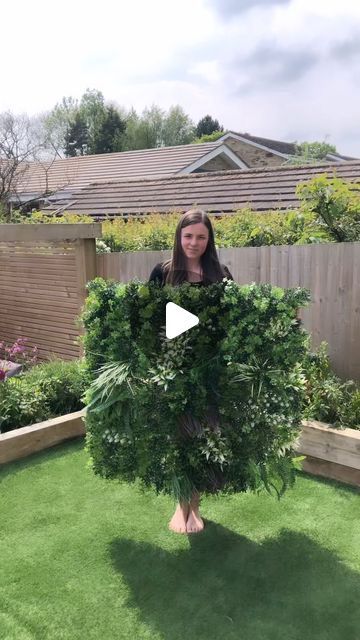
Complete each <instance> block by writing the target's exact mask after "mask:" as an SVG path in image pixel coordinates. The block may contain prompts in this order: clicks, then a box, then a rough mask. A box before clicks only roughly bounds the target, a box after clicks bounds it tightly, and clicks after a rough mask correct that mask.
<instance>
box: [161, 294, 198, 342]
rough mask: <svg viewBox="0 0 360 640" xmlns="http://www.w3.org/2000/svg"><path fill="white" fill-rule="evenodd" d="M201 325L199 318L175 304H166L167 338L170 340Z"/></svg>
mask: <svg viewBox="0 0 360 640" xmlns="http://www.w3.org/2000/svg"><path fill="white" fill-rule="evenodd" d="M197 324H199V318H198V317H197V316H195V315H194V314H193V313H190V312H189V311H186V309H183V308H182V307H179V305H177V304H175V303H174V302H168V303H167V304H166V337H167V338H168V340H171V339H172V338H176V336H179V335H180V334H181V333H184V331H187V330H188V329H191V327H195V325H197Z"/></svg>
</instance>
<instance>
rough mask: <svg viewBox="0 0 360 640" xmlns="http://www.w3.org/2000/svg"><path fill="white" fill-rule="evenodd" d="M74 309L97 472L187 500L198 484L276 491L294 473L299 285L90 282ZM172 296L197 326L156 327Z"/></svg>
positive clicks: (300, 387)
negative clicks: (78, 316) (177, 331)
mask: <svg viewBox="0 0 360 640" xmlns="http://www.w3.org/2000/svg"><path fill="white" fill-rule="evenodd" d="M88 288H89V296H88V298H87V302H86V307H85V310H84V314H83V322H84V325H85V328H86V334H85V336H84V347H85V354H86V361H87V364H88V368H89V375H90V376H91V379H92V384H91V386H90V388H89V389H88V391H87V394H86V400H87V404H88V409H87V415H86V428H87V436H86V437H87V448H88V451H89V453H90V457H91V461H92V467H93V470H94V472H95V473H96V474H98V475H100V476H102V477H105V478H117V479H120V480H125V481H134V480H136V479H140V480H141V482H142V483H143V485H145V486H146V487H153V488H154V489H155V490H156V491H157V492H165V493H169V494H172V495H173V496H174V497H176V498H177V499H180V498H183V499H187V498H188V496H189V495H190V493H191V491H192V490H193V488H194V487H195V488H197V490H199V491H201V492H210V493H213V492H215V493H216V492H217V491H220V490H222V491H227V492H235V491H236V492H237V491H246V490H247V489H253V490H260V489H261V488H266V489H267V490H268V491H269V492H270V493H272V492H275V493H276V495H277V496H278V497H280V496H281V495H282V493H283V492H284V491H285V490H286V488H287V487H288V486H291V485H292V483H293V482H294V479H295V468H297V465H298V460H297V458H296V457H294V455H293V449H292V444H293V442H294V439H296V437H297V436H298V435H299V432H300V430H301V416H302V409H303V401H304V392H305V390H304V384H305V380H304V376H303V373H302V368H301V361H302V359H303V357H304V355H305V353H306V347H305V344H306V339H307V335H306V333H305V332H304V331H303V330H302V329H301V328H300V326H299V322H298V320H297V319H296V312H297V309H298V307H299V306H300V305H302V304H304V303H305V302H307V301H308V300H309V293H308V292H307V291H305V290H303V289H289V290H285V291H284V290H283V289H280V288H278V287H271V286H270V285H266V284H263V285H255V284H252V285H246V286H239V285H237V284H236V283H234V282H232V281H230V280H227V279H224V280H223V281H222V283H218V284H213V285H210V286H208V287H193V286H191V285H190V284H189V283H184V284H183V285H181V286H179V287H171V286H165V287H164V288H159V287H158V286H157V285H156V284H155V283H149V284H143V283H139V282H136V281H133V282H131V283H128V284H126V285H125V284H117V283H115V282H109V283H107V282H105V281H104V280H102V279H101V278H96V279H95V280H94V281H92V282H91V283H90V284H89V285H88ZM169 301H172V302H174V303H175V304H178V305H180V306H182V307H184V308H186V309H188V310H189V311H190V312H192V313H194V314H195V315H198V317H199V319H200V322H199V325H197V326H196V327H193V328H192V329H191V331H189V332H186V333H184V334H182V335H180V336H178V337H177V338H174V339H173V340H167V339H166V338H165V335H164V324H165V307H166V303H167V302H169Z"/></svg>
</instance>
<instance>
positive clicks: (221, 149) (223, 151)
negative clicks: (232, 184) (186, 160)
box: [176, 144, 249, 175]
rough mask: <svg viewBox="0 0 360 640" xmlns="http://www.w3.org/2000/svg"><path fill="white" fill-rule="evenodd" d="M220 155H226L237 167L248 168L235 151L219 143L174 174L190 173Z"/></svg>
mask: <svg viewBox="0 0 360 640" xmlns="http://www.w3.org/2000/svg"><path fill="white" fill-rule="evenodd" d="M220 155H224V156H226V157H227V158H228V159H229V160H230V161H232V162H233V163H234V165H235V167H238V169H248V168H249V167H248V165H247V164H245V162H243V160H240V158H239V157H238V156H237V155H236V153H234V152H233V151H232V150H231V149H230V148H229V147H228V146H226V144H220V145H219V146H218V147H215V149H213V150H212V151H209V153H206V154H205V155H204V156H202V157H201V158H199V159H198V160H195V162H192V163H191V164H189V165H188V166H187V167H185V168H184V169H181V170H180V171H178V172H177V174H176V175H181V174H183V173H192V172H193V171H195V170H196V169H199V167H202V166H203V165H204V164H206V163H207V162H209V161H210V160H212V159H213V158H216V157H217V156H220Z"/></svg>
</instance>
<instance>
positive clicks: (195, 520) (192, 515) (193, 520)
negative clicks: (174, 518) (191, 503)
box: [186, 508, 204, 533]
mask: <svg viewBox="0 0 360 640" xmlns="http://www.w3.org/2000/svg"><path fill="white" fill-rule="evenodd" d="M203 528H204V521H203V519H202V518H201V517H200V514H199V511H198V509H192V508H191V509H190V512H189V517H188V519H187V523H186V532H187V533H199V531H202V530H203Z"/></svg>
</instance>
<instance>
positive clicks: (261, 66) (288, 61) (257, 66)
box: [232, 45, 319, 94]
mask: <svg viewBox="0 0 360 640" xmlns="http://www.w3.org/2000/svg"><path fill="white" fill-rule="evenodd" d="M318 60H319V58H318V56H317V55H316V54H315V53H313V52H306V51H303V50H299V51H286V50H281V49H277V48H272V47H271V46H269V45H268V46H263V47H259V48H258V49H256V50H255V51H254V52H253V53H252V54H250V55H248V56H245V57H242V58H238V59H237V60H234V61H233V63H232V71H233V73H236V71H238V72H239V71H245V73H246V75H249V76H250V78H249V79H247V80H246V81H244V82H240V83H237V86H236V89H235V93H236V94H239V93H251V92H252V91H256V90H257V89H258V88H264V87H269V86H271V85H272V84H273V83H277V84H278V85H279V84H280V85H281V84H289V83H291V82H295V81H297V80H299V79H300V78H302V77H303V76H304V75H305V74H306V73H307V72H308V71H309V70H310V69H311V68H312V67H314V66H315V65H316V64H317V62H318Z"/></svg>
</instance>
